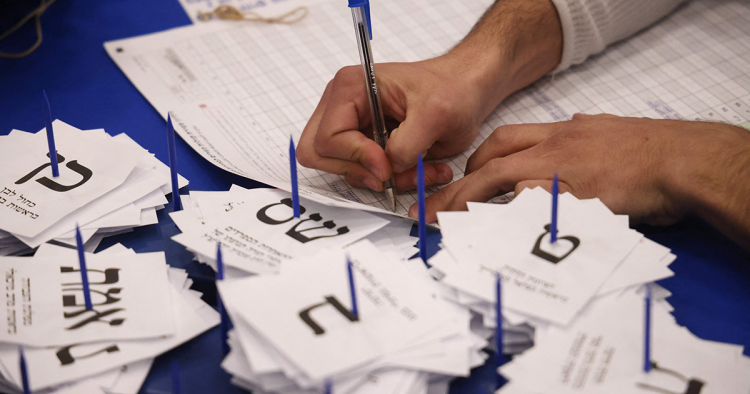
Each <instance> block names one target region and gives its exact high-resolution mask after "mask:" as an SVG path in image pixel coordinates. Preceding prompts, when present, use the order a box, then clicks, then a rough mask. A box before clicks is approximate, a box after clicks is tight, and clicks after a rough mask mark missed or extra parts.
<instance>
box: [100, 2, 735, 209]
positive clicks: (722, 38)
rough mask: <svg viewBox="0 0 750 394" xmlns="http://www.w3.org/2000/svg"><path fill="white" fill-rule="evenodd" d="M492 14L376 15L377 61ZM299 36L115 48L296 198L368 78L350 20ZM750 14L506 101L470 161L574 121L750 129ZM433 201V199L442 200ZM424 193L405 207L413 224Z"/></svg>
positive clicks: (687, 21) (163, 38)
mask: <svg viewBox="0 0 750 394" xmlns="http://www.w3.org/2000/svg"><path fill="white" fill-rule="evenodd" d="M491 4H492V1H491V0H464V1H460V2H457V1H448V0H439V1H428V0H414V1H409V2H404V1H397V0H381V1H377V2H374V3H372V18H373V21H372V23H373V29H374V40H373V50H374V57H375V60H376V61H377V62H379V63H382V62H411V61H418V60H422V59H426V58H429V57H433V56H437V55H440V54H442V53H444V52H446V51H447V50H449V49H450V48H451V47H452V46H453V45H455V44H456V43H457V42H459V41H460V40H461V39H462V38H463V37H464V36H465V35H466V34H467V33H468V32H469V30H470V29H471V27H472V26H473V25H474V23H476V21H477V20H478V19H479V17H480V16H481V15H482V13H483V12H484V11H485V10H486V9H487V8H488V7H489V6H490V5H491ZM309 8H310V15H309V16H308V17H307V18H305V19H304V20H302V21H301V22H299V23H297V24H293V25H272V24H260V23H235V22H212V23H202V24H199V25H193V26H188V27H182V28H176V29H173V30H169V31H165V32H161V33H155V34H151V35H146V36H142V37H135V38H130V39H124V40H119V41H112V42H108V43H105V48H106V50H107V52H108V53H109V55H110V56H111V57H112V59H113V60H114V61H115V63H117V65H118V66H119V67H120V68H121V69H122V70H123V72H124V73H125V74H126V75H127V76H128V78H129V79H130V80H131V81H132V82H133V83H134V84H135V86H136V87H137V88H138V90H140V91H141V93H142V94H143V95H144V96H145V97H146V98H147V99H148V100H149V102H151V104H152V105H153V106H154V107H155V108H156V109H157V110H158V111H159V113H160V114H161V115H162V116H163V117H164V118H165V119H166V117H167V113H168V112H169V113H171V114H172V119H173V121H174V123H175V129H176V130H177V132H178V133H179V134H180V136H182V138H183V139H184V140H185V141H186V142H187V143H188V144H189V145H190V146H191V147H192V148H193V149H195V150H196V151H198V152H199V153H200V154H201V155H202V156H203V157H204V158H206V159H207V160H209V161H210V162H212V163H214V164H215V165H217V166H219V167H221V168H223V169H225V170H227V171H230V172H233V173H236V174H239V175H241V176H244V177H248V178H252V179H255V180H257V181H260V182H264V183H266V184H269V185H271V186H274V187H278V188H280V189H283V190H287V191H288V190H290V184H289V183H290V174H289V160H288V146H289V136H290V135H292V136H293V138H294V140H295V143H296V141H299V137H300V135H301V133H302V130H303V128H304V127H305V124H306V123H307V120H308V119H309V117H310V116H311V114H312V113H313V111H314V109H315V107H316V105H317V103H318V101H319V99H320V96H321V95H322V93H323V91H324V89H325V86H326V84H327V83H328V81H330V80H331V79H332V78H333V77H334V75H335V73H336V72H337V71H338V70H339V69H340V68H342V67H344V66H348V65H358V64H359V58H358V51H357V46H356V45H357V44H356V41H355V39H354V36H353V35H354V33H353V32H352V26H351V23H352V22H351V15H350V12H349V9H348V8H347V7H345V6H342V4H340V3H339V2H331V1H324V2H322V3H319V4H314V5H311V6H310V7H309ZM748 37H750V5H748V4H746V3H742V2H739V1H733V0H699V1H693V2H689V3H687V4H686V5H684V6H682V7H680V8H678V10H677V11H676V12H675V13H674V14H672V15H671V16H669V17H667V18H665V19H664V20H662V21H661V22H659V23H658V24H657V25H655V26H652V27H651V28H650V29H647V30H645V31H644V32H641V33H639V34H638V35H636V36H634V37H632V38H630V39H627V40H625V41H623V42H621V43H618V44H615V45H613V46H611V47H610V48H609V49H607V50H606V51H605V52H603V53H602V54H600V55H597V56H595V57H593V58H591V59H589V60H588V61H587V62H586V63H584V64H583V65H581V66H576V67H573V68H572V69H570V70H568V71H566V72H563V73H561V74H558V75H556V76H555V77H554V78H551V77H549V76H548V77H545V78H542V79H541V80H540V81H538V82H537V83H535V84H533V85H532V86H530V87H528V88H526V89H524V90H522V91H520V92H518V93H516V94H515V95H513V96H511V97H509V98H508V99H506V100H505V101H504V102H503V103H502V104H501V105H500V106H498V108H497V109H496V110H495V111H494V112H493V113H492V114H491V115H490V116H489V117H488V118H487V120H486V121H485V123H484V124H483V125H482V128H481V130H480V133H479V135H478V136H477V139H476V140H475V141H474V143H473V144H472V146H471V147H470V148H469V149H468V150H466V151H465V152H463V153H462V154H459V155H456V156H454V157H451V158H448V159H445V160H444V162H445V163H447V164H448V165H450V166H451V168H452V169H453V172H454V174H455V176H454V180H456V179H459V178H461V177H462V176H463V171H464V168H465V166H466V161H467V160H468V158H469V156H471V154H472V153H473V152H474V150H475V149H476V148H477V147H478V146H479V145H480V144H481V143H482V141H484V139H485V138H487V137H488V136H489V135H490V134H491V133H492V131H494V130H495V128H497V127H499V126H502V125H506V124H517V123H546V122H557V121H564V120H569V119H570V118H571V117H572V115H573V114H574V113H586V114H596V113H611V114H615V115H620V116H638V117H650V118H669V119H689V120H708V121H720V122H727V123H731V124H744V125H745V126H747V125H748V124H750V123H748V122H750V75H748V72H747V70H750V40H748ZM298 168H299V184H300V193H302V194H303V196H305V197H306V198H309V199H312V200H315V201H317V202H320V203H324V204H328V205H333V206H342V207H352V208H357V209H364V210H368V211H376V212H382V213H387V208H386V207H387V198H386V196H385V195H384V194H383V193H376V192H371V191H369V190H363V189H355V188H353V187H351V186H349V185H348V184H347V183H346V182H345V181H344V179H343V177H341V176H338V175H333V174H328V173H324V172H321V171H317V170H312V169H307V168H304V167H298ZM434 191H435V189H433V190H428V194H430V193H431V192H434ZM415 202H416V193H400V194H399V196H398V210H397V213H398V214H400V215H405V214H406V212H407V210H408V209H409V207H410V205H411V204H413V203H415Z"/></svg>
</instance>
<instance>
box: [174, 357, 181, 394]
mask: <svg viewBox="0 0 750 394" xmlns="http://www.w3.org/2000/svg"><path fill="white" fill-rule="evenodd" d="M171 366H172V369H171V374H172V394H181V393H182V387H180V365H179V364H177V361H172V365H171Z"/></svg>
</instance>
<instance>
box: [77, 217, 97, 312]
mask: <svg viewBox="0 0 750 394" xmlns="http://www.w3.org/2000/svg"><path fill="white" fill-rule="evenodd" d="M76 248H77V249H78V263H79V264H80V266H81V286H82V287H83V302H84V303H85V304H86V309H89V310H90V309H94V306H93V305H92V304H91V290H90V289H89V273H88V270H87V269H86V256H85V255H84V250H83V238H82V237H81V229H80V228H78V224H76Z"/></svg>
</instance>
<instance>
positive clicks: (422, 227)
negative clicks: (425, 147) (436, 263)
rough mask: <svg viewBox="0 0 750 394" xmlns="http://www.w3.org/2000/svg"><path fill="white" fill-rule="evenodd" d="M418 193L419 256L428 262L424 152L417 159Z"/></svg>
mask: <svg viewBox="0 0 750 394" xmlns="http://www.w3.org/2000/svg"><path fill="white" fill-rule="evenodd" d="M417 194H418V201H417V204H419V257H420V258H421V259H422V261H423V262H424V263H425V264H427V223H426V222H425V221H426V220H425V216H426V214H425V207H424V199H425V198H424V163H423V162H422V154H421V153H420V154H419V160H418V161H417Z"/></svg>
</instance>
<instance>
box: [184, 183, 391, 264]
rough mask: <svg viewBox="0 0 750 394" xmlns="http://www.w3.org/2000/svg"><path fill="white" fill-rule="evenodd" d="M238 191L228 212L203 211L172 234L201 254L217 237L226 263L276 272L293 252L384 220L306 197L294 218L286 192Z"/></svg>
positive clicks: (337, 242)
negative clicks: (197, 220) (192, 224)
mask: <svg viewBox="0 0 750 394" xmlns="http://www.w3.org/2000/svg"><path fill="white" fill-rule="evenodd" d="M238 195H240V196H244V203H242V204H239V202H240V201H236V203H235V204H234V205H233V209H232V210H231V212H228V213H226V214H222V215H221V216H220V217H216V218H213V217H204V218H203V219H204V221H205V222H206V225H205V226H203V227H202V228H201V231H200V232H191V231H188V232H186V233H182V234H179V235H176V236H175V237H173V238H172V239H174V240H175V241H176V242H178V243H180V244H182V245H184V246H185V247H186V248H188V249H190V250H192V251H194V252H197V253H199V254H202V255H204V256H215V255H216V244H217V242H221V248H222V249H221V250H222V256H223V258H224V263H225V264H226V265H229V266H232V267H236V268H239V269H241V270H244V271H248V272H251V273H258V274H267V273H275V272H278V270H279V266H280V265H281V264H282V263H283V262H286V261H289V260H291V259H293V258H295V257H303V256H312V255H314V254H315V253H317V252H318V251H320V250H322V249H325V248H343V247H344V246H346V245H349V244H351V243H353V242H355V241H357V240H359V239H362V238H364V237H366V236H368V235H369V234H371V233H373V232H375V231H377V230H379V229H380V228H382V227H384V226H385V225H386V224H388V221H387V220H385V219H382V218H379V217H377V216H375V215H372V214H369V213H366V212H362V211H356V210H352V209H345V208H334V207H328V206H325V205H321V204H318V203H315V202H312V201H309V200H301V202H300V214H301V215H300V218H299V219H297V218H295V217H294V215H293V210H292V199H291V197H290V194H289V193H287V192H284V191H281V190H276V189H252V190H246V191H241V192H240V191H238V192H236V193H234V196H238ZM203 209H204V208H203V207H201V210H202V211H203ZM206 212H210V211H208V210H207V211H206Z"/></svg>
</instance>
